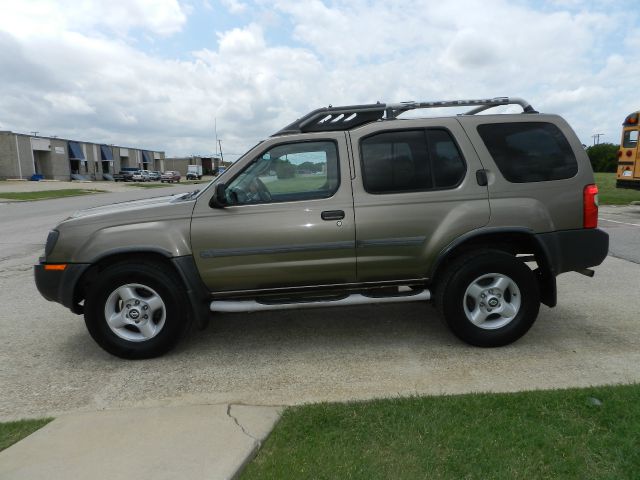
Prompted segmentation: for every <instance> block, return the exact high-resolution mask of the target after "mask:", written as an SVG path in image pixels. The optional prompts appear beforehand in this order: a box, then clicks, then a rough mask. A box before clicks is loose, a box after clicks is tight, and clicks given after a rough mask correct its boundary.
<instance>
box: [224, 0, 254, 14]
mask: <svg viewBox="0 0 640 480" xmlns="http://www.w3.org/2000/svg"><path fill="white" fill-rule="evenodd" d="M222 4H223V5H224V6H225V7H226V8H227V9H228V10H229V11H230V12H231V13H233V14H239V13H244V12H246V11H247V9H248V6H247V4H246V3H244V2H241V1H239V0H222Z"/></svg>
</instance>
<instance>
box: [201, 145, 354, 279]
mask: <svg viewBox="0 0 640 480" xmlns="http://www.w3.org/2000/svg"><path fill="white" fill-rule="evenodd" d="M350 176H351V175H350V171H349V162H348V159H347V148H346V141H345V137H344V134H329V135H328V136H327V134H322V135H319V134H309V135H306V136H304V137H303V138H302V140H300V137H296V141H295V142H287V141H286V138H285V137H280V138H274V139H270V140H268V141H267V142H264V143H263V144H261V145H259V146H258V147H256V148H254V149H253V150H252V151H251V152H249V154H247V155H245V157H243V159H241V161H239V163H238V165H234V166H233V167H232V168H231V169H230V170H229V171H227V172H226V173H225V174H224V175H223V177H222V178H221V179H220V181H224V182H225V185H226V188H225V199H226V200H225V203H226V205H225V206H224V208H216V207H212V206H210V200H211V197H212V196H213V194H214V188H213V187H214V186H212V188H210V189H208V190H207V192H205V193H206V194H205V195H201V196H200V198H199V199H198V201H197V203H196V206H195V209H194V214H193V220H192V225H191V243H192V249H193V254H194V257H195V260H196V264H197V266H198V269H199V271H200V274H201V276H202V278H203V280H204V282H205V284H206V285H207V287H208V288H209V289H210V290H211V291H217V292H220V291H239V290H260V289H273V288H278V287H293V286H317V285H332V284H341V283H348V282H353V281H355V277H356V274H355V224H354V214H353V197H352V192H351V180H350Z"/></svg>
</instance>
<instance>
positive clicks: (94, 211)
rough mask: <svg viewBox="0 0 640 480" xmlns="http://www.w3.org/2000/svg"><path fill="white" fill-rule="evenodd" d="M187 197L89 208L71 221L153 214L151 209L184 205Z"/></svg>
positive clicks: (181, 194) (181, 196) (156, 198)
mask: <svg viewBox="0 0 640 480" xmlns="http://www.w3.org/2000/svg"><path fill="white" fill-rule="evenodd" d="M185 195H188V194H185V193H180V194H176V195H168V196H162V197H152V198H145V199H142V200H132V201H128V202H120V203H112V204H109V205H103V206H101V207H93V208H87V209H86V210H78V211H77V212H75V213H73V215H71V216H70V217H69V219H75V218H83V217H90V216H94V215H95V216H102V215H109V214H129V213H134V212H136V211H141V212H142V211H144V212H146V213H151V212H150V210H151V209H156V208H158V207H165V206H169V205H172V204H175V203H178V204H183V203H184V202H185V200H184V199H183V197H184V196H185Z"/></svg>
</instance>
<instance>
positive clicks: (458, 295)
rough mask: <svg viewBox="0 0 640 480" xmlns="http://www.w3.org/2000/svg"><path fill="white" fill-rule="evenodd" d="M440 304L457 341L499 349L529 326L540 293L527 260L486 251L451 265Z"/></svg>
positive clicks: (438, 299)
mask: <svg viewBox="0 0 640 480" xmlns="http://www.w3.org/2000/svg"><path fill="white" fill-rule="evenodd" d="M436 303H437V306H438V309H439V310H440V312H441V313H442V315H443V316H444V319H445V321H446V323H447V325H448V326H449V328H450V329H451V331H452V332H453V333H454V334H455V335H456V336H457V337H458V338H460V339H461V340H463V341H465V342H467V343H469V344H471V345H476V346H480V347H499V346H502V345H507V344H509V343H512V342H514V341H516V340H517V339H519V338H520V337H522V336H523V335H524V334H525V333H526V332H527V331H528V330H529V329H530V328H531V326H532V325H533V323H534V322H535V320H536V318H537V316H538V311H539V308H540V292H539V287H538V282H537V280H536V277H535V275H534V273H533V272H532V271H531V269H530V268H529V267H527V265H525V264H524V263H523V262H521V261H520V260H518V259H517V258H516V257H514V256H513V255H511V254H508V253H505V252H502V251H498V250H483V251H480V252H474V253H471V254H469V255H465V256H463V257H461V258H459V259H458V260H456V261H455V262H454V263H453V264H452V265H451V266H450V267H449V269H448V270H447V271H446V273H445V274H444V276H443V278H442V282H441V283H440V285H439V287H438V289H437V294H436Z"/></svg>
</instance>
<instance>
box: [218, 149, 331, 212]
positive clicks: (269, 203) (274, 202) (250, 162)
mask: <svg viewBox="0 0 640 480" xmlns="http://www.w3.org/2000/svg"><path fill="white" fill-rule="evenodd" d="M320 142H327V143H333V145H334V146H335V149H336V167H337V170H338V172H337V173H338V183H337V184H336V188H335V190H334V191H333V192H331V195H328V196H326V197H320V198H301V199H297V200H282V201H277V200H275V201H274V200H273V198H272V199H271V201H268V202H251V203H234V204H229V205H226V207H227V208H231V207H249V206H253V205H276V204H282V203H296V202H310V201H313V200H327V199H329V198H333V197H334V196H335V195H336V193H338V190H340V186H341V185H342V169H341V168H340V145H339V143H338V141H337V140H336V139H335V138H317V139H316V138H312V139H305V140H298V141H295V140H292V141H288V142H282V143H273V144H271V145H270V146H268V147H267V148H265V149H263V150H260V151H259V152H258V153H257V154H256V155H255V156H253V157H252V159H251V160H250V161H249V162H248V163H247V165H245V167H244V168H242V169H241V170H240V171H239V172H238V173H236V174H235V175H234V176H233V177H231V178H230V179H229V180H228V181H226V182H224V183H225V187H226V188H225V192H226V190H227V188H229V186H230V185H231V183H232V182H233V181H234V180H235V179H236V178H238V177H239V176H240V175H242V173H243V172H245V171H246V170H247V169H248V168H249V167H250V166H251V164H253V162H254V161H255V160H256V159H257V158H258V157H260V156H262V155H264V154H265V153H267V152H268V151H270V150H273V149H274V148H277V147H282V146H285V145H300V144H303V143H320Z"/></svg>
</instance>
